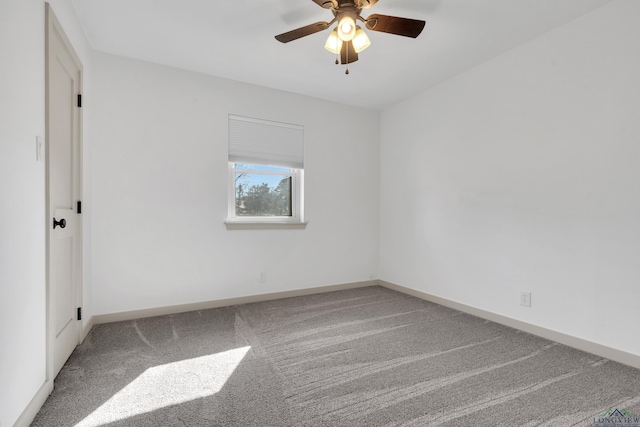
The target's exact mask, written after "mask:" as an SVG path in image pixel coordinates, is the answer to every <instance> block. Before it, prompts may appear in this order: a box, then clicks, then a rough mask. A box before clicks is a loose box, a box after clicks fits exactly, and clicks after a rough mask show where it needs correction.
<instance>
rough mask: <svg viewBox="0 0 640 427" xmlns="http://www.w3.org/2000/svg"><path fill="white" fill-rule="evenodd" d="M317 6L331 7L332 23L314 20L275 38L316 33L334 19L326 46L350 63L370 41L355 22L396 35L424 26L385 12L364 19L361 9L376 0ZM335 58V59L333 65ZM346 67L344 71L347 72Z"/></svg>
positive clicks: (413, 33)
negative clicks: (333, 26) (335, 24)
mask: <svg viewBox="0 0 640 427" xmlns="http://www.w3.org/2000/svg"><path fill="white" fill-rule="evenodd" d="M313 2H314V3H316V4H317V5H319V6H321V7H323V8H325V9H331V12H332V13H333V19H332V20H331V22H323V21H320V22H316V23H314V24H310V25H306V26H304V27H300V28H296V29H295V30H292V31H288V32H286V33H282V34H279V35H277V36H276V40H278V41H279V42H282V43H289V42H290V41H293V40H297V39H299V38H301V37H305V36H308V35H311V34H315V33H317V32H320V31H323V30H326V29H327V28H329V27H330V26H331V25H332V24H334V23H335V22H337V23H338V25H337V27H336V28H335V29H334V30H333V31H332V32H331V34H330V35H329V38H328V39H327V42H326V43H325V46H324V47H325V49H327V50H328V51H329V52H333V53H335V54H336V55H337V54H340V63H342V64H350V63H352V62H355V61H357V60H358V53H360V52H362V51H363V50H365V49H366V48H367V47H369V45H370V44H371V41H369V37H367V34H366V33H365V32H364V31H363V30H362V28H361V27H360V26H359V25H357V23H356V22H357V21H361V22H363V23H364V25H365V26H366V27H367V29H368V30H371V31H379V32H382V33H389V34H396V35H399V36H405V37H412V38H416V37H418V36H419V35H420V33H421V32H422V30H423V29H424V25H425V22H424V21H420V20H417V19H408V18H399V17H397V16H388V15H378V14H373V15H369V17H368V18H363V17H362V16H361V15H360V13H361V12H362V10H363V9H369V8H371V7H372V6H373V5H375V4H376V3H377V2H378V0H313ZM337 63H338V60H337V59H336V64H337ZM348 73H349V70H347V74H348Z"/></svg>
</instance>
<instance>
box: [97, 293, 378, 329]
mask: <svg viewBox="0 0 640 427" xmlns="http://www.w3.org/2000/svg"><path fill="white" fill-rule="evenodd" d="M373 285H377V281H375V280H373V281H365V282H354V283H345V284H341V285H329V286H321V287H317V288H308V289H298V290H293V291H284V292H274V293H269V294H260V295H250V296H245V297H238V298H227V299H221V300H213V301H203V302H196V303H191V304H180V305H171V306H166V307H157V308H148V309H143V310H133V311H123V312H119V313H109V314H98V315H95V316H93V317H92V318H91V322H93V324H95V325H97V324H101V323H112V322H121V321H124V320H135V319H142V318H145V317H154V316H164V315H167V314H177V313H186V312H189V311H197V310H208V309H211V308H220V307H229V306H232V305H240V304H249V303H252V302H261V301H271V300H275V299H282V298H291V297H298V296H304V295H313V294H321V293H325V292H334V291H341V290H345V289H355V288H363V287H366V286H373ZM88 332H89V331H88V330H87V333H88Z"/></svg>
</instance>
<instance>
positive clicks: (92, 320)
mask: <svg viewBox="0 0 640 427" xmlns="http://www.w3.org/2000/svg"><path fill="white" fill-rule="evenodd" d="M93 325H95V318H94V317H93V316H91V318H90V319H89V321H88V322H87V324H86V325H84V326H83V327H82V331H80V344H82V343H83V342H84V339H85V338H87V335H89V331H90V330H91V328H93Z"/></svg>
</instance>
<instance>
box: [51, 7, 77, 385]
mask: <svg viewBox="0 0 640 427" xmlns="http://www.w3.org/2000/svg"><path fill="white" fill-rule="evenodd" d="M46 10H47V114H46V116H47V123H46V127H47V141H48V151H47V196H48V199H47V201H48V203H47V208H48V215H49V218H48V227H49V232H48V237H49V246H48V251H49V252H48V263H49V270H48V274H49V327H48V328H49V351H50V357H52V359H53V372H52V374H53V375H52V376H51V378H52V379H53V378H55V376H56V375H58V372H60V369H61V368H62V366H63V365H64V363H65V362H66V361H67V359H68V358H69V356H70V355H71V353H72V352H73V350H74V349H75V347H76V345H78V343H79V340H80V330H81V328H80V322H79V321H78V320H79V319H78V307H80V299H81V280H82V220H81V215H80V213H79V212H77V210H78V205H79V204H78V201H79V200H80V195H81V191H82V190H81V113H80V111H81V110H80V107H79V105H78V94H80V90H81V84H82V81H81V79H82V64H81V63H80V61H79V60H78V57H77V55H76V54H75V52H74V51H73V48H72V47H71V45H70V44H69V42H68V40H67V38H66V36H65V35H64V32H63V31H62V28H61V26H60V24H59V23H58V21H57V19H56V18H55V16H54V15H53V12H52V11H51V8H50V7H49V5H48V4H47V5H46Z"/></svg>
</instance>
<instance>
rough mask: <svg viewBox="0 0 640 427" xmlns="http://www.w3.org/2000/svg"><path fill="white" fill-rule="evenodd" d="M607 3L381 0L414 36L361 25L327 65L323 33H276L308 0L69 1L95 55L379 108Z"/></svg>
mask: <svg viewBox="0 0 640 427" xmlns="http://www.w3.org/2000/svg"><path fill="white" fill-rule="evenodd" d="M611 1H613V0H379V2H378V3H377V4H376V5H375V6H374V7H373V8H371V9H368V10H365V11H363V13H362V16H363V17H365V18H366V17H367V16H368V15H370V14H373V13H379V14H385V15H394V16H401V17H406V18H414V19H422V20H425V21H426V22H427V24H426V27H425V30H424V31H423V32H422V34H421V35H420V36H419V37H418V38H417V39H411V38H406V37H401V36H395V35H390V34H384V33H379V32H373V31H368V32H367V33H368V35H369V38H370V39H371V47H369V48H368V49H367V50H366V51H364V52H362V53H361V54H360V59H359V61H358V62H355V63H353V64H350V65H349V70H350V74H349V75H345V73H344V71H345V67H344V66H343V65H340V66H336V65H335V64H334V61H335V55H333V54H331V53H329V52H327V51H326V50H325V49H324V42H325V39H326V38H327V36H328V35H329V30H325V31H323V32H320V33H317V34H313V35H310V36H307V37H305V38H302V39H299V40H295V41H292V42H290V43H287V44H282V43H280V42H278V41H276V40H275V38H274V36H275V35H276V34H280V33H283V32H286V31H289V30H292V29H294V28H298V27H301V26H304V25H307V24H310V23H313V22H317V21H330V20H331V19H332V18H333V15H332V14H331V12H330V11H328V10H326V9H323V8H321V7H319V6H318V5H317V4H315V3H313V1H312V0H226V1H223V0H72V3H73V5H74V7H75V9H76V11H77V13H78V16H79V17H80V20H81V21H82V23H83V25H84V27H85V31H86V34H87V36H88V38H89V42H90V43H91V46H92V47H93V48H94V49H96V50H98V51H102V52H107V53H112V54H116V55H123V56H127V57H131V58H136V59H141V60H145V61H150V62H154V63H158V64H164V65H169V66H173V67H178V68H183V69H188V70H193V71H198V72H202V73H206V74H211V75H215V76H219V77H224V78H229V79H233V80H239V81H243V82H247V83H253V84H257V85H261V86H267V87H271V88H276V89H282V90H286V91H290V92H295V93H300V94H304V95H309V96H313V97H317V98H323V99H328V100H331V101H336V102H340V103H345V104H350V105H355V106H360V107H366V108H370V109H375V110H381V109H383V108H385V107H387V106H390V105H393V104H394V103H396V102H398V101H400V100H402V99H405V98H407V97H409V96H411V95H412V94H413V93H415V92H416V91H420V90H424V89H427V88H429V87H432V86H434V85H437V84H438V83H440V82H442V81H444V80H446V79H448V78H451V77H452V76H454V75H456V74H459V73H460V72H462V71H464V70H467V69H469V68H471V67H473V66H475V65H477V64H480V63H482V62H485V61H487V60H488V59H490V58H492V57H495V56H496V55H499V54H501V53H503V52H505V51H507V50H509V49H512V48H514V47H516V46H518V45H521V44H523V43H526V42H527V41H529V40H531V39H533V38H535V37H537V36H539V35H541V34H544V33H546V32H548V31H551V30H553V29H554V28H557V27H559V26H561V25H563V24H565V23H567V22H569V21H571V20H574V19H576V18H578V17H580V16H582V15H584V14H585V13H588V12H590V11H591V10H593V9H595V8H597V7H600V6H602V5H604V4H606V3H609V2H611Z"/></svg>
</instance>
